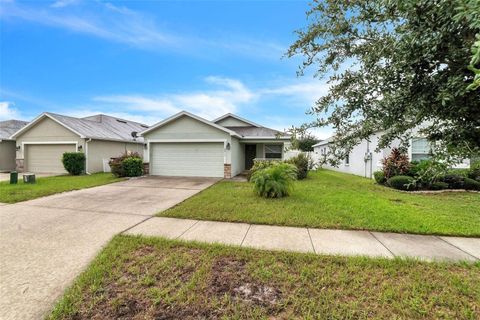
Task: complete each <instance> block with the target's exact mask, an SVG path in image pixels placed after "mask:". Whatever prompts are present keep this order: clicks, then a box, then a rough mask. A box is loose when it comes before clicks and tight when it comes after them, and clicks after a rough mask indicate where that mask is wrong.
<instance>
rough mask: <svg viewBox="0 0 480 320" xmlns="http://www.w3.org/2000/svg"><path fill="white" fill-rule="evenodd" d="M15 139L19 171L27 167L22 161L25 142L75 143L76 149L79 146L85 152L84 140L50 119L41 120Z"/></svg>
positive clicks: (23, 160)
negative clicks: (18, 147)
mask: <svg viewBox="0 0 480 320" xmlns="http://www.w3.org/2000/svg"><path fill="white" fill-rule="evenodd" d="M16 139H17V142H16V145H17V146H20V150H18V151H17V152H16V158H17V169H18V170H19V171H20V170H23V168H25V167H26V166H27V164H26V163H25V159H24V156H25V154H24V153H25V150H24V149H25V146H24V144H25V143H27V142H60V141H63V142H72V143H77V144H78V147H80V146H81V147H82V150H85V141H84V139H82V138H80V137H79V136H78V135H77V134H75V133H73V132H71V131H70V130H68V129H66V128H65V127H63V126H62V125H60V124H58V123H56V122H55V121H53V120H52V119H50V118H43V119H42V120H40V121H39V122H38V123H37V124H35V125H34V126H33V127H31V128H30V129H28V130H27V131H24V132H23V133H22V134H21V135H19V136H18V137H17V138H16ZM27 161H28V159H27Z"/></svg>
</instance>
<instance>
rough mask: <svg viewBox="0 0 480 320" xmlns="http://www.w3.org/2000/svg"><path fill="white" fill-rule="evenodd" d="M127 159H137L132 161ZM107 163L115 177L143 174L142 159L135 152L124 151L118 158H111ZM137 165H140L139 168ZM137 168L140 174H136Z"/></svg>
mask: <svg viewBox="0 0 480 320" xmlns="http://www.w3.org/2000/svg"><path fill="white" fill-rule="evenodd" d="M127 159H138V160H133V161H132V160H127ZM108 164H109V165H110V169H111V171H112V173H113V174H114V175H115V176H117V177H136V176H139V175H142V174H143V160H142V157H140V155H139V154H138V153H137V152H126V153H124V154H122V155H121V156H120V157H118V158H113V159H112V160H110V161H109V162H108ZM140 164H141V166H140ZM139 166H140V167H141V168H140V169H139ZM127 170H128V172H127ZM139 170H141V174H138V171H139Z"/></svg>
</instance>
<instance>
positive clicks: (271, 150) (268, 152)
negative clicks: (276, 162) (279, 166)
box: [265, 144, 282, 159]
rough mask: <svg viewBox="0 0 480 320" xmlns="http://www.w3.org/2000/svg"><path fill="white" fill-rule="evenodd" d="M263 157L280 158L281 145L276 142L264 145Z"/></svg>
mask: <svg viewBox="0 0 480 320" xmlns="http://www.w3.org/2000/svg"><path fill="white" fill-rule="evenodd" d="M265 158H267V159H282V146H281V145H278V144H271V145H265Z"/></svg>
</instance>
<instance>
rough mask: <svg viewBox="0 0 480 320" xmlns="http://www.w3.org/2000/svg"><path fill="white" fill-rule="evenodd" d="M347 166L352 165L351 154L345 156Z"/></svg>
mask: <svg viewBox="0 0 480 320" xmlns="http://www.w3.org/2000/svg"><path fill="white" fill-rule="evenodd" d="M345 165H346V166H348V165H350V154H347V155H346V156H345Z"/></svg>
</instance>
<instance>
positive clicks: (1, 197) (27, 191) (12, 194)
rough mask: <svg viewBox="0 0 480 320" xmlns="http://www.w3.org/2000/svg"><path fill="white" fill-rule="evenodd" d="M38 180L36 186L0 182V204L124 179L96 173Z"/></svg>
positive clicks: (21, 182) (109, 174)
mask: <svg viewBox="0 0 480 320" xmlns="http://www.w3.org/2000/svg"><path fill="white" fill-rule="evenodd" d="M36 180H37V182H36V183H34V184H27V183H23V181H22V180H20V179H19V181H18V184H9V181H2V182H0V202H4V203H16V202H20V201H25V200H31V199H36V198H39V197H44V196H48V195H52V194H55V193H59V192H65V191H72V190H79V189H85V188H91V187H96V186H100V185H104V184H108V183H113V182H118V181H121V180H123V179H122V178H116V177H114V176H113V175H112V174H111V173H95V174H91V175H81V176H68V175H65V176H53V177H44V178H37V179H36Z"/></svg>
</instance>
